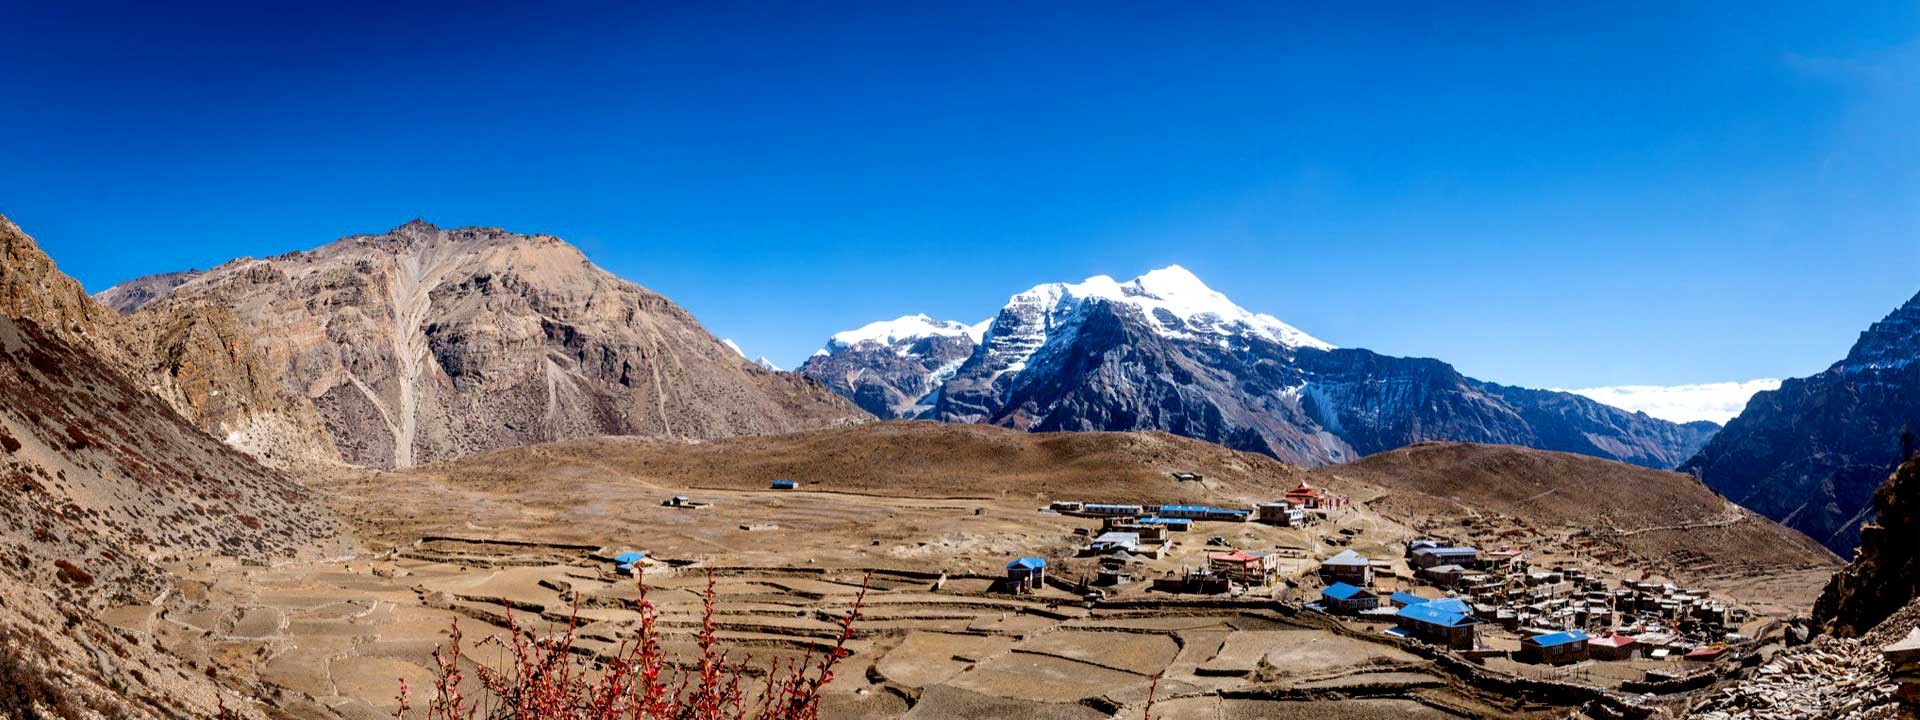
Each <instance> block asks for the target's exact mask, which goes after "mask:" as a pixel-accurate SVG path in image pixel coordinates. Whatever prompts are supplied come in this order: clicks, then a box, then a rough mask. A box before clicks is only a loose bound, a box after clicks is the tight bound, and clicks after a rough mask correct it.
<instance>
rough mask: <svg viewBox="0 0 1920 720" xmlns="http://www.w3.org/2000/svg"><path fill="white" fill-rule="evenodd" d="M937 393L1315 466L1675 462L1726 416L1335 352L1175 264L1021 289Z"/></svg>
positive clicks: (1083, 426) (1053, 426)
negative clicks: (1497, 455)
mask: <svg viewBox="0 0 1920 720" xmlns="http://www.w3.org/2000/svg"><path fill="white" fill-rule="evenodd" d="M826 352H827V353H828V358H827V359H825V360H817V363H816V364H817V366H826V367H832V368H833V374H834V375H835V376H840V377H859V376H860V374H859V373H860V372H861V370H862V369H869V370H871V369H872V368H874V367H875V365H874V364H873V363H871V362H868V363H863V362H861V358H862V357H863V354H861V353H853V352H846V351H842V350H836V349H835V346H834V345H833V344H832V343H829V345H828V348H827V350H826ZM903 352H904V353H906V354H911V350H910V349H902V348H899V347H894V348H893V352H891V353H883V354H882V356H883V357H884V359H885V361H886V363H888V364H889V365H897V364H901V362H902V361H901V360H898V359H896V356H898V355H900V354H902V353H903ZM943 362H950V361H943ZM935 364H936V363H934V362H932V361H931V360H922V361H919V363H918V365H917V366H918V367H923V368H924V367H932V366H934V365H935ZM871 371H872V372H874V374H877V375H881V376H886V375H889V373H887V372H885V371H878V370H871ZM829 386H832V387H835V388H836V390H839V391H841V392H843V393H847V392H848V391H847V390H846V389H845V386H843V385H835V384H834V383H832V382H831V381H829ZM928 404H930V405H931V410H930V411H927V412H925V413H924V414H923V415H924V416H926V417H930V418H932V419H938V420H944V421H948V422H982V423H992V424H997V425H1005V426H1009V427H1015V428H1020V429H1025V430H1032V431H1055V430H1164V431H1167V432H1172V433H1175V434H1178V435H1185V436H1187V437H1194V438H1200V439H1204V440H1209V441H1213V442H1217V443H1221V444H1224V445H1226V446H1228V447H1232V448H1235V449H1240V450H1250V451H1256V452H1261V453H1265V454H1267V455H1271V456H1274V457H1277V458H1280V459H1282V460H1286V461H1289V462H1294V463H1299V464H1304V465H1325V464H1329V463H1339V462H1346V461H1349V460H1353V459H1357V458H1359V457H1361V456H1363V455H1367V454H1371V453H1375V452H1379V451H1382V450H1388V449H1392V448H1396V447H1401V446H1404V445H1408V444H1411V443H1415V442H1420V441H1424V440H1458V441H1467V442H1481V443H1506V444H1514V445H1525V446H1528V447H1535V448H1541V449H1547V450H1562V451H1568V452H1577V453H1582V454H1587V455H1593V456H1597V457H1603V458H1608V459H1614V460H1621V461H1625V462H1630V463H1633V464H1636V465H1642V466H1646V467H1654V468H1661V469H1665V468H1671V467H1673V466H1674V465H1675V464H1677V463H1679V462H1680V461H1681V460H1684V459H1685V458H1686V457H1688V456H1689V455H1691V454H1692V453H1693V451H1694V450H1696V449H1697V448H1699V446H1700V445H1701V444H1702V443H1704V442H1705V440H1706V437H1707V436H1708V435H1710V434H1711V433H1712V432H1713V431H1714V429H1715V426H1714V425H1713V424H1711V423H1698V424H1689V425H1676V424H1674V423H1670V422H1666V421H1663V420H1657V419H1654V418H1651V417H1648V416H1646V415H1643V414H1638V413H1630V412H1627V411H1624V410H1619V409H1617V408H1613V407H1609V406H1606V405H1602V404H1600V403H1597V402H1594V401H1592V400H1588V399H1586V398H1582V397H1579V396H1576V395H1571V394H1568V393H1557V392H1547V391H1540V390H1527V389H1523V388H1513V387H1506V386H1501V385H1496V384H1493V383H1486V382H1481V381H1478V380H1474V379H1472V378H1468V377H1466V376H1463V375H1461V374H1460V373H1459V372H1457V371H1455V370H1454V369H1453V367H1452V366H1450V365H1447V364H1446V363H1443V362H1440V361H1438V360H1430V359H1422V358H1398V357H1391V356H1386V355H1380V354H1378V353H1374V352H1370V351H1367V350H1344V349H1337V348H1334V347H1333V346H1332V345H1329V344H1327V343H1325V342H1322V341H1320V340H1318V339H1315V338H1313V337H1312V336H1309V335H1307V334H1306V333H1304V332H1301V331H1300V330H1298V329H1296V328H1294V327H1292V326H1289V325H1287V324H1286V323H1283V322H1281V321H1280V320H1278V319H1276V318H1274V317H1272V316H1269V315H1264V314H1258V313H1253V312H1249V311H1247V310H1245V309H1243V308H1241V307H1240V306H1238V305H1235V304H1234V303H1233V302H1232V301H1230V300H1228V299H1227V298H1226V297H1225V296H1224V295H1222V294H1220V293H1219V292H1216V291H1214V290H1213V289H1212V288H1209V287H1207V286H1206V285H1205V284H1204V283H1202V282H1201V281H1200V280H1199V278H1196V277H1194V275H1193V274H1192V273H1190V272H1187V271H1186V270H1185V269H1184V268H1180V267H1177V266H1175V267H1169V268H1165V269H1162V270H1156V271H1153V272H1150V273H1147V274H1146V275H1143V276H1141V277H1138V278H1135V279H1133V280H1131V281H1128V282H1124V283H1122V282H1117V281H1115V280H1113V279H1111V278H1108V277H1104V276H1102V277H1095V278H1090V279H1088V280H1086V281H1084V282H1080V283H1055V284H1048V285H1041V286H1038V287H1035V288H1033V289H1032V290H1028V291H1026V292H1023V293H1020V294H1018V295H1015V296H1013V297H1012V299H1010V300H1009V301H1008V302H1007V304H1006V305H1005V307H1003V308H1002V309H1001V310H1000V312H999V314H998V315H996V316H995V317H994V319H993V320H992V321H991V323H990V324H989V326H988V328H987V330H986V332H985V333H984V337H983V339H982V340H981V342H980V343H979V345H978V346H977V347H976V348H974V350H973V353H972V355H970V356H969V357H968V358H967V359H966V360H965V361H964V362H963V363H961V364H960V366H959V367H958V368H957V369H956V370H954V371H953V374H952V377H951V378H949V379H947V380H946V382H945V383H944V384H942V385H940V386H939V387H938V388H934V389H932V390H929V391H927V394H926V395H924V396H922V399H921V400H920V401H917V403H916V405H917V406H924V405H928Z"/></svg>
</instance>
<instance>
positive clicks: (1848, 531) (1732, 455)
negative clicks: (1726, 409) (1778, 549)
mask: <svg viewBox="0 0 1920 720" xmlns="http://www.w3.org/2000/svg"><path fill="white" fill-rule="evenodd" d="M1915 360H1920V295H1916V296H1915V297H1914V298H1913V299H1910V300H1908V301H1907V302H1906V304H1904V305H1902V306H1901V307H1899V308H1898V309H1895V310H1894V311H1893V312H1892V313H1890V314H1888V315H1887V316H1886V318H1885V319H1883V320H1881V321H1880V322H1877V323H1874V324H1873V326H1872V327H1870V328H1868V329H1867V330H1866V331H1865V332H1862V333H1861V334H1860V338H1859V340H1857V341H1856V342H1855V343H1854V345H1853V347H1852V348H1851V349H1850V350H1849V351H1848V352H1847V356H1846V358H1845V359H1842V360H1840V361H1839V362H1836V363H1834V364H1833V365H1832V366H1830V367H1828V368H1827V370H1826V371H1825V372H1822V373H1820V374H1819V375H1814V376H1811V377H1805V378H1792V379H1788V380H1786V381H1784V382H1782V383H1781V385H1780V389H1778V390H1774V391H1769V392H1761V393H1758V394H1756V395H1754V396H1753V399H1752V400H1750V401H1748V403H1747V407H1746V410H1745V411H1743V412H1741V413H1740V415H1739V416H1738V417H1735V418H1734V419H1733V420H1731V421H1729V422H1728V423H1727V426H1726V428H1725V429H1724V430H1722V431H1721V432H1720V433H1719V434H1718V435H1716V436H1715V437H1714V438H1713V440H1712V442H1709V443H1708V444H1707V445H1706V447H1704V448H1702V449H1701V450H1700V452H1699V453H1698V454H1697V455H1695V456H1694V457H1693V458H1691V459H1690V460H1688V461H1687V462H1686V464H1685V465H1684V466H1683V468H1682V469H1683V470H1685V471H1687V472H1691V473H1693V474H1694V475H1697V476H1699V477H1700V479H1701V480H1702V481H1703V482H1705V483H1707V485H1708V486H1710V487H1712V488H1714V489H1715V490H1717V491H1719V492H1720V493H1722V494H1724V495H1726V496H1727V497H1730V498H1733V499H1734V500H1735V501H1737V502H1739V503H1741V504H1743V505H1746V506H1747V507H1750V508H1753V509H1754V510H1756V511H1759V512H1761V513H1763V514H1765V515H1767V516H1768V517H1771V518H1774V519H1776V520H1779V521H1781V522H1782V523H1783V524H1785V525H1787V526H1788V527H1792V528H1794V529H1797V530H1800V531H1802V532H1805V533H1807V534H1808V535H1811V536H1813V537H1814V539H1816V540H1819V541H1820V542H1822V543H1824V544H1826V545H1827V546H1828V547H1830V548H1833V550H1834V551H1835V552H1838V553H1840V554H1841V555H1843V556H1845V555H1847V554H1849V553H1851V552H1852V551H1853V549H1854V547H1855V546H1856V545H1858V544H1859V538H1860V527H1861V526H1862V524H1864V523H1865V522H1866V521H1867V520H1869V519H1870V518H1871V517H1872V516H1873V512H1874V505H1873V495H1874V492H1875V491H1876V490H1877V489H1879V487H1880V486H1881V484H1882V482H1883V481H1884V480H1885V479H1886V477H1887V473H1889V472H1891V471H1892V470H1893V469H1894V467H1895V466H1896V465H1898V464H1899V463H1900V461H1901V458H1903V457H1904V456H1905V446H1906V445H1907V444H1910V443H1909V441H1907V440H1904V439H1903V437H1905V436H1908V435H1910V434H1911V433H1913V432H1916V431H1920V362H1914V361H1915Z"/></svg>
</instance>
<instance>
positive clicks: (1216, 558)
mask: <svg viewBox="0 0 1920 720" xmlns="http://www.w3.org/2000/svg"><path fill="white" fill-rule="evenodd" d="M1277 558H1278V556H1276V555H1273V554H1272V553H1250V552H1247V551H1245V550H1235V551H1233V552H1224V553H1208V554H1207V568H1208V569H1210V570H1212V571H1213V572H1214V573H1216V574H1219V575H1222V576H1225V577H1229V578H1233V579H1234V580H1237V581H1239V582H1241V583H1245V584H1247V585H1265V584H1267V582H1268V581H1269V580H1271V579H1272V577H1273V571H1274V568H1275V566H1276V560H1277Z"/></svg>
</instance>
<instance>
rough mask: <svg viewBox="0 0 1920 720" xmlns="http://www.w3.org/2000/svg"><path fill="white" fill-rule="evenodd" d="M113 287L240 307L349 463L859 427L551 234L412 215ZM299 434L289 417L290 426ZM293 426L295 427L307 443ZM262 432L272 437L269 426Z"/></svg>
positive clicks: (268, 358)
mask: <svg viewBox="0 0 1920 720" xmlns="http://www.w3.org/2000/svg"><path fill="white" fill-rule="evenodd" d="M130 287H137V288H140V291H139V292H137V293H136V292H132V291H125V290H121V291H116V292H113V293H111V295H108V294H104V293H103V299H105V300H109V301H114V302H116V303H117V304H119V306H121V307H123V308H126V309H130V310H134V311H135V312H136V315H138V314H143V313H148V312H157V311H161V310H163V309H168V310H172V309H178V308H185V307H212V308H224V309H226V310H228V311H231V312H232V314H233V315H234V317H235V318H236V321H237V326H238V328H240V330H241V332H242V333H243V335H244V337H248V338H250V339H251V344H252V346H253V350H254V351H256V352H257V353H258V354H259V356H260V357H262V358H264V363H265V370H264V375H266V376H269V377H273V378H277V379H278V382H279V383H280V385H281V386H282V387H283V388H284V389H285V391H286V394H287V395H288V396H290V397H292V398H293V399H294V404H295V405H304V406H307V407H311V408H312V413H313V415H314V416H315V417H317V418H319V421H320V425H321V426H322V428H323V430H322V431H321V433H320V435H321V436H322V437H324V438H325V439H326V441H327V442H328V444H330V445H331V446H332V448H334V449H335V450H336V451H337V452H338V454H339V456H340V457H342V458H343V459H345V460H346V461H347V462H350V463H353V464H358V465H366V466H371V467H407V466H412V465H416V464H421V463H427V462H434V461H437V460H443V459H448V458H453V457H459V456H461V455H465V454H469V453H472V452H478V451H482V450H488V449H494V448H499V447H506V446H510V445H519V444H527V443H535V442H544V441H549V440H556V439H564V438H572V437H586V436H594V435H635V434H637V435H649V436H661V437H674V438H688V439H703V438H714V437H728V436H732V435H738V434H750V433H762V432H784V431H790V430H797V429H803V428H809V427H821V426H826V425H833V424H839V423H850V422H861V421H863V420H864V419H866V415H865V414H864V413H861V412H860V411H859V409H858V408H856V407H854V406H852V405H851V404H849V403H847V402H846V401H844V400H842V399H841V398H840V397H838V396H837V395H834V394H833V393H831V392H829V391H827V390H826V389H825V388H823V387H821V386H820V385H818V384H817V383H814V382H812V381H809V380H805V379H803V378H800V377H797V376H794V375H791V374H786V373H777V372H771V371H768V370H766V369H764V368H762V367H760V366H758V365H755V364H754V363H752V362H750V361H748V360H746V359H745V358H743V357H741V356H740V355H739V354H738V353H736V352H735V351H734V350H732V349H730V348H728V347H727V346H726V345H724V344H723V343H722V342H721V341H720V340H719V339H718V338H715V337H714V336H713V335H712V334H710V333H708V332H707V331H706V330H705V328H703V327H701V326H700V324H699V323H698V322H697V321H695V320H694V319H693V317H692V316H691V315H689V314H687V312H686V311H685V310H683V309H681V308H680V307H679V306H677V305H675V304H674V303H673V302H672V301H670V300H668V299H667V298H665V297H663V296H661V295H659V294H658V293H654V292H652V291H651V290H647V289H646V288H643V287H641V286H639V285H636V284H633V283H631V282H627V281H625V280H622V279H620V278H618V277H616V276H614V275H613V274H611V273H608V272H606V271H605V270H602V269H600V268H599V267H597V266H595V265H593V264H592V263H591V262H589V261H588V260H587V258H586V257H585V255H583V254H581V253H580V251H579V250H578V249H576V248H574V247H573V246H571V245H569V244H567V243H565V242H564V241H562V240H560V239H559V238H556V237H553V236H550V235H520V234H515V233H509V232H506V231H504V230H500V229H498V228H477V227H474V228H457V229H452V230H443V229H441V228H438V227H435V226H433V225H430V224H427V223H425V222H423V221H418V220H416V221H413V222H410V223H407V224H405V225H402V226H400V227H398V228H395V229H393V230H391V231H388V232H385V233H379V234H372V235H355V236H350V237H346V238H343V239H341V240H338V241H336V242H333V243H330V244H328V245H325V246H322V247H320V248H316V249H314V250H311V251H306V252H294V253H287V254H284V255H280V256H277V257H272V258H257V259H256V258H242V259H239V260H235V261H232V262H229V263H226V264H224V265H222V266H220V267H218V268H214V269H212V270H209V271H207V272H204V273H199V274H195V275H191V276H185V277H184V278H183V277H182V276H178V275H176V276H173V277H171V278H168V279H166V280H165V281H146V280H139V281H133V282H132V283H123V284H122V285H120V286H116V288H117V289H118V288H130ZM290 425H291V424H290ZM297 431H298V430H297V429H295V432H297ZM265 432H267V433H269V434H271V433H272V432H273V429H272V428H267V429H266V430H265Z"/></svg>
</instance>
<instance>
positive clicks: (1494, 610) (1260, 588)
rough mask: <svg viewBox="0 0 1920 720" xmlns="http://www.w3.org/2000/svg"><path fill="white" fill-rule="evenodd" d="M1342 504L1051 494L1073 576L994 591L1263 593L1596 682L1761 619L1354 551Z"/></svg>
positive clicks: (1471, 560)
mask: <svg viewBox="0 0 1920 720" xmlns="http://www.w3.org/2000/svg"><path fill="white" fill-rule="evenodd" d="M1350 502H1351V500H1350V499H1349V498H1347V497H1345V496H1341V495H1337V494H1333V493H1329V492H1326V491H1324V490H1322V489H1321V488H1316V487H1313V486H1310V485H1308V484H1306V483H1304V482H1302V483H1300V484H1299V485H1298V486H1296V487H1294V488H1292V489H1291V490H1289V491H1287V492H1286V494H1285V496H1284V497H1283V498H1281V499H1278V500H1273V501H1269V502H1260V503H1257V504H1255V505H1253V506H1252V507H1251V508H1233V507H1214V506H1209V505H1190V504H1179V505H1158V506H1155V505H1142V504H1120V503H1099V502H1088V501H1078V500H1060V501H1053V502H1051V503H1050V504H1049V505H1048V507H1047V508H1046V510H1045V512H1050V513H1058V514H1061V515H1066V516H1072V517H1081V518H1087V519H1091V520H1097V521H1098V522H1099V525H1098V527H1097V528H1084V529H1076V530H1075V533H1076V535H1080V536H1083V537H1085V538H1086V542H1085V544H1084V545H1083V546H1082V549H1081V552H1080V553H1079V554H1078V555H1077V556H1076V558H1074V559H1071V560H1066V562H1068V563H1070V564H1071V565H1070V566H1078V567H1079V568H1082V569H1081V570H1077V571H1076V570H1069V571H1068V572H1071V573H1073V575H1072V577H1071V578H1068V577H1063V576H1061V575H1060V574H1059V573H1058V572H1056V573H1055V574H1054V575H1049V574H1048V570H1049V568H1050V567H1052V566H1057V565H1059V564H1060V563H1061V559H1052V565H1050V559H1049V558H1043V557H1022V558H1016V559H1014V560H1012V561H1010V562H1009V563H1008V564H1007V568H1006V571H1007V577H1006V583H1005V589H1006V590H1007V591H1009V592H1014V593H1044V592H1048V588H1049V586H1051V587H1052V588H1053V592H1062V591H1064V592H1065V593H1066V594H1069V595H1078V596H1079V597H1081V598H1083V599H1085V600H1087V601H1099V600H1104V599H1108V598H1116V597H1121V596H1124V595H1127V594H1141V593H1171V594H1191V595H1224V596H1229V597H1237V598H1246V597H1265V598H1271V599H1272V600H1273V602H1275V603H1276V604H1279V605H1286V606H1290V607H1294V608H1298V609H1301V610H1304V611H1307V612H1313V613H1322V614H1325V615H1327V616H1329V617H1331V618H1335V619H1337V621H1338V622H1341V623H1343V624H1345V625H1347V626H1349V627H1351V628H1353V629H1355V630H1358V631H1361V632H1364V633H1369V634H1374V635H1379V636H1381V637H1384V638H1392V639H1394V640H1397V641H1402V642H1410V643H1419V644H1423V645H1426V646H1429V647H1431V648H1432V649H1434V650H1437V651H1442V652H1447V653H1451V654H1452V655H1454V656H1456V657H1459V658H1461V659H1464V660H1468V661H1471V662H1474V663H1478V664H1481V665H1484V666H1488V667H1491V668H1496V669H1501V670H1505V671H1509V672H1515V673H1520V674H1527V675H1531V676H1546V677H1555V678H1562V679H1574V680H1583V681H1588V682H1591V683H1592V684H1595V685H1597V686H1602V687H1610V688H1618V687H1623V686H1625V687H1634V688H1643V689H1644V688H1684V687H1694V686H1698V685H1700V684H1703V683H1709V682H1711V681H1712V680H1713V678H1714V677H1716V675H1717V671H1718V670H1720V669H1721V668H1719V667H1717V666H1716V664H1717V663H1719V662H1720V661H1722V660H1723V659H1726V658H1729V657H1731V656H1734V655H1739V654H1741V653H1740V652H1739V651H1740V650H1742V649H1743V648H1748V647H1751V646H1752V645H1753V641H1754V638H1755V637H1756V636H1757V635H1758V634H1759V633H1761V632H1762V631H1764V630H1766V629H1769V628H1771V627H1772V626H1773V625H1774V622H1773V621H1771V620H1765V619H1759V618H1756V616H1754V615H1753V614H1752V613H1750V612H1749V611H1747V610H1745V609H1743V608H1740V607H1738V606H1736V605H1734V604H1733V603H1731V602H1729V601H1727V600H1725V599H1721V598H1716V597H1713V596H1711V595H1710V594H1708V593H1705V592H1699V591H1694V590H1690V589H1688V588H1684V587H1680V586H1678V585H1676V584H1675V583H1673V582H1670V581H1653V580H1648V579H1632V578H1612V579H1609V578H1608V577H1605V576H1603V575H1602V574H1600V573H1599V572H1596V571H1593V570H1590V569H1587V568H1582V567H1580V566H1578V565H1577V564H1574V563H1568V562H1543V561H1542V559H1540V558H1535V557H1530V556H1529V554H1528V553H1526V552H1523V551H1521V550H1517V549H1513V548H1500V549H1493V550H1486V549H1482V548H1479V547H1475V546H1473V545H1472V544H1470V543H1466V542H1454V541H1449V540H1443V539H1439V538H1431V539H1422V538H1416V539H1412V540H1408V541H1405V542H1403V543H1384V544H1383V543H1377V542H1376V543H1375V544H1374V545H1373V547H1372V548H1371V551H1370V552H1362V551H1361V550H1358V549H1355V548H1354V547H1350V546H1353V545H1356V544H1362V543H1363V541H1362V537H1361V536H1362V535H1363V533H1362V532H1361V531H1359V530H1356V529H1355V528H1350V527H1342V526H1341V520H1342V519H1343V518H1345V517H1347V514H1346V513H1343V512H1342V511H1343V510H1345V509H1346V508H1347V507H1348V505H1349V503H1350ZM1247 524H1256V525H1261V526H1267V527H1270V528H1285V529H1289V530H1291V531H1292V534H1291V535H1281V536H1280V537H1282V538H1288V539H1296V538H1297V540H1296V541H1295V542H1291V543H1288V542H1282V543H1279V544H1274V545H1271V546H1267V547H1257V546H1254V545H1253V544H1252V543H1251V542H1245V541H1249V540H1253V539H1255V538H1256V537H1258V538H1261V539H1269V538H1272V537H1273V536H1272V535H1270V534H1265V535H1263V534H1249V533H1239V534H1238V537H1237V538H1236V539H1238V540H1241V541H1242V542H1234V541H1232V540H1229V538H1228V537H1227V536H1228V535H1233V534H1234V533H1232V532H1230V530H1231V529H1233V528H1234V527H1235V526H1241V525H1247ZM1321 556H1323V557H1321ZM1168 558H1177V559H1176V560H1175V562H1177V563H1178V568H1177V569H1170V570H1163V571H1160V572H1158V573H1155V572H1154V570H1153V569H1152V568H1151V567H1150V566H1149V563H1150V562H1151V561H1165V560H1167V559H1168ZM1087 561H1091V564H1092V570H1093V572H1092V575H1091V577H1088V576H1087V573H1086V572H1085V571H1084V568H1085V567H1086V565H1087Z"/></svg>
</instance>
